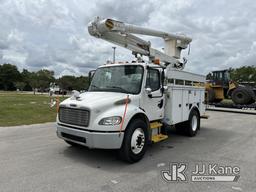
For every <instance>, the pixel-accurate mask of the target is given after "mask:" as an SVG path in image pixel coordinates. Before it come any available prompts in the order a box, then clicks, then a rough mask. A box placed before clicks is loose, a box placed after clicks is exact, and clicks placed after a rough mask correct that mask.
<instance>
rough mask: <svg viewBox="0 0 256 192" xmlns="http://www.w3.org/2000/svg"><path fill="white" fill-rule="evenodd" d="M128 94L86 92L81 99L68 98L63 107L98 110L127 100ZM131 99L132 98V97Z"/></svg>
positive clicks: (80, 96) (81, 95)
mask: <svg viewBox="0 0 256 192" xmlns="http://www.w3.org/2000/svg"><path fill="white" fill-rule="evenodd" d="M126 97H127V94H125V93H116V92H85V93H82V94H80V95H79V98H77V99H72V98H68V99H66V100H64V101H63V102H62V103H61V105H65V106H67V107H69V106H71V107H73V106H75V107H86V108H89V109H98V108H101V109H102V107H107V106H113V105H114V103H115V102H116V101H119V100H122V99H125V98H126ZM130 98H131V96H130Z"/></svg>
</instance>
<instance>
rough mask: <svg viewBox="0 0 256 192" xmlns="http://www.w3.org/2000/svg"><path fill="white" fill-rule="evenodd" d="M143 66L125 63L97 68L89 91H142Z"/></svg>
mask: <svg viewBox="0 0 256 192" xmlns="http://www.w3.org/2000/svg"><path fill="white" fill-rule="evenodd" d="M142 77H143V67H142V66H139V65H124V66H111V67H102V68H99V69H97V70H96V72H95V74H94V77H93V79H92V82H91V85H90V87H89V90H88V91H107V92H121V93H131V94H138V93H140V89H141V83H142Z"/></svg>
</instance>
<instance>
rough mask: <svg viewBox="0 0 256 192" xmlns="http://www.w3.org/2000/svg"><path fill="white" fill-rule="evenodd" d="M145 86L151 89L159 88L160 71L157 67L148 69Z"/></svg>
mask: <svg viewBox="0 0 256 192" xmlns="http://www.w3.org/2000/svg"><path fill="white" fill-rule="evenodd" d="M146 87H149V88H151V89H152V91H156V90H158V89H160V73H159V71H158V70H157V69H148V74H147V82H146Z"/></svg>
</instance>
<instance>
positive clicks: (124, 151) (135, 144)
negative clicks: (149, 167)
mask: <svg viewBox="0 0 256 192" xmlns="http://www.w3.org/2000/svg"><path fill="white" fill-rule="evenodd" d="M147 141H148V131H147V125H146V123H145V122H144V121H142V120H140V119H135V120H134V121H132V122H131V123H130V124H129V126H128V127H127V128H126V130H125V135H124V140H123V144H122V147H121V149H120V150H119V156H120V158H121V159H123V160H125V161H127V162H129V163H134V162H137V161H139V160H141V159H142V157H143V156H144V154H145V152H146V150H147Z"/></svg>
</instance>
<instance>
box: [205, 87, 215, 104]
mask: <svg viewBox="0 0 256 192" xmlns="http://www.w3.org/2000/svg"><path fill="white" fill-rule="evenodd" d="M207 97H208V98H207V100H208V102H209V103H212V102H214V100H215V92H214V90H213V89H209V90H208V91H207Z"/></svg>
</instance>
